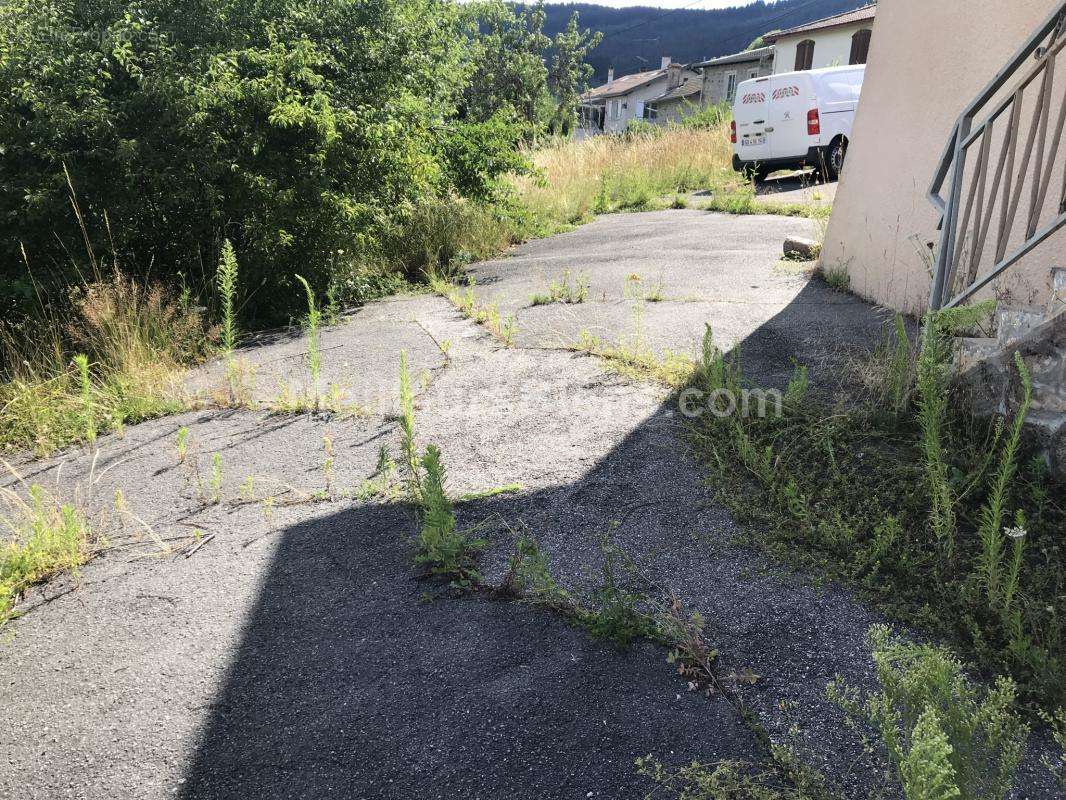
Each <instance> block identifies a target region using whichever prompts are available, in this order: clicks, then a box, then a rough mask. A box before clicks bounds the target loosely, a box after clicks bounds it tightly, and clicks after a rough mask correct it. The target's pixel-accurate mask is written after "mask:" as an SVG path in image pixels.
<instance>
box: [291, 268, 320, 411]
mask: <svg viewBox="0 0 1066 800" xmlns="http://www.w3.org/2000/svg"><path fill="white" fill-rule="evenodd" d="M295 277H296V280H298V281H299V282H300V285H302V286H303V287H304V291H305V292H306V293H307V317H306V319H305V324H306V325H307V369H308V372H310V374H311V386H312V391H313V392H314V394H315V397H317V396H318V382H319V378H321V376H322V347H321V344H320V342H319V328H320V327H321V326H322V310H321V309H320V308H319V307H318V306H317V305H316V304H315V293H314V291H313V290H312V289H311V284H309V283H308V282H307V280H306V279H305V278H303V277H302V276H300V275H297V276H295Z"/></svg>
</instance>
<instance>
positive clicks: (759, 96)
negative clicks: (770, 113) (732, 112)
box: [740, 92, 766, 105]
mask: <svg viewBox="0 0 1066 800" xmlns="http://www.w3.org/2000/svg"><path fill="white" fill-rule="evenodd" d="M740 102H741V103H743V104H744V105H747V104H748V103H765V102H766V95H765V94H763V93H762V92H752V93H751V94H746V95H744V97H743V98H742V99H741V101H740Z"/></svg>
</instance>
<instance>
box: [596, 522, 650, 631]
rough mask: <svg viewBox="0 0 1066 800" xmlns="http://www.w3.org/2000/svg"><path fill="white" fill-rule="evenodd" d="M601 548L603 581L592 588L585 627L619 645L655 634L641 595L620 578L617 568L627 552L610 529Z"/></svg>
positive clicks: (604, 536)
mask: <svg viewBox="0 0 1066 800" xmlns="http://www.w3.org/2000/svg"><path fill="white" fill-rule="evenodd" d="M600 552H601V554H602V555H603V563H602V567H601V577H602V583H601V584H600V585H599V586H598V587H597V588H596V589H595V590H594V591H593V592H592V602H593V607H592V609H591V611H590V612H588V613H587V614H585V615H584V625H585V627H586V628H587V629H588V631H589V633H590V634H592V636H593V637H594V638H597V639H607V640H609V641H611V642H614V643H615V644H616V645H618V646H619V647H627V646H629V644H630V643H631V642H632V641H633V640H634V639H636V638H638V637H641V636H654V635H655V633H656V629H655V625H654V623H653V622H652V620H651V619H650V618H649V617H648V616H647V615H646V614H643V613H641V612H640V610H639V609H638V603H639V602H640V600H641V596H640V595H639V594H637V593H635V592H631V591H630V590H628V589H626V588H625V587H624V586H623V585H622V584H621V582H620V581H619V575H618V570H619V567H620V566H621V565H622V564H623V563H624V562H625V554H624V553H623V552H622V551H621V550H620V549H619V548H618V547H617V546H616V545H615V544H614V542H613V541H612V540H611V536H610V534H609V533H605V534H604V535H603V537H602V538H601V540H600Z"/></svg>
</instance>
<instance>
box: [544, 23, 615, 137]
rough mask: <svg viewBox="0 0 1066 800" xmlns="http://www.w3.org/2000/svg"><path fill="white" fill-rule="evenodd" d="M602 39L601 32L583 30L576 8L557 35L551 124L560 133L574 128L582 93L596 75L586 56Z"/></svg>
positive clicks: (551, 78) (551, 81)
mask: <svg viewBox="0 0 1066 800" xmlns="http://www.w3.org/2000/svg"><path fill="white" fill-rule="evenodd" d="M602 38H603V35H602V34H600V33H592V32H591V31H589V30H588V29H586V30H581V28H580V26H579V23H578V13H577V12H576V11H575V12H574V13H573V14H571V15H570V21H569V22H567V24H566V28H565V29H564V30H562V31H560V32H559V33H558V34H556V36H555V40H554V42H553V47H552V51H553V52H552V62H551V71H550V72H549V74H548V88H549V89H550V91H551V93H552V96H553V97H554V98H555V102H556V107H555V112H554V117H553V119H552V121H551V125H552V127H553V129H554V130H555V131H556V132H558V133H561V134H564V135H569V133H570V131H571V129H572V128H573V125H574V117H575V115H576V112H577V108H578V104H579V103H580V102H581V94H582V93H583V92H584V91H585V90H586V89H587V88H588V83H589V78H591V77H592V67H591V66H589V64H588V63H586V58H587V57H588V54H589V51H590V50H592V49H593V48H595V47H596V46H597V45H599V43H600V40H601V39H602Z"/></svg>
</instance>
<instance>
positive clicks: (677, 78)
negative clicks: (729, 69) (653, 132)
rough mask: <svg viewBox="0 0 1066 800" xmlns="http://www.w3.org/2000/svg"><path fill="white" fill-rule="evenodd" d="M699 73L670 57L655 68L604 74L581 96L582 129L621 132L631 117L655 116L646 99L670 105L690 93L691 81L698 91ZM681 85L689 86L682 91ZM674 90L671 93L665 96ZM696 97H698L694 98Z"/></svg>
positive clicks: (585, 132)
mask: <svg viewBox="0 0 1066 800" xmlns="http://www.w3.org/2000/svg"><path fill="white" fill-rule="evenodd" d="M699 79H700V76H699V75H698V74H697V73H696V72H693V71H692V70H690V69H688V68H686V67H684V66H683V65H681V64H674V63H672V62H671V59H670V58H669V57H666V58H663V60H662V65H661V66H660V68H659V69H657V70H650V71H648V72H637V73H635V74H633V75H623V76H622V77H621V78H615V77H614V70H613V69H611V70H609V71H608V74H607V83H605V84H604V85H603V86H597V87H596V88H595V89H592V90H590V91H588V92H586V93H585V94H584V95H583V96H582V98H581V129H582V131H583V133H584V134H586V135H588V134H596V133H619V132H621V131H624V130H625V129H626V127H627V126H628V125H629V122H630V120H634V119H654V118H655V117H656V116H657V114H658V113H660V112H659V111H658V109H657V107H656V106H654V105H653V106H651V107H649V102H655V103H660V104H662V107H664V108H666V109H667V112H666V113H672V112H671V111H670V110H669V107H670V106H671V105H672V103H673V101H674V100H675V99H676V100H677V102H678V106H679V107H680V100H681V99H682V98H683V97H687V96H690V95H687V94H685V92H688V91H689V90H690V88H691V87H690V86H689V85H690V84H691V85H693V86H695V87H696V94H697V95H698V93H699ZM681 87H689V88H686V89H684V90H682V88H681ZM671 92H675V94H676V98H675V97H674V96H671V97H667V96H668V95H670V94H671ZM698 99H699V98H698V97H697V98H696V100H698Z"/></svg>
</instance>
